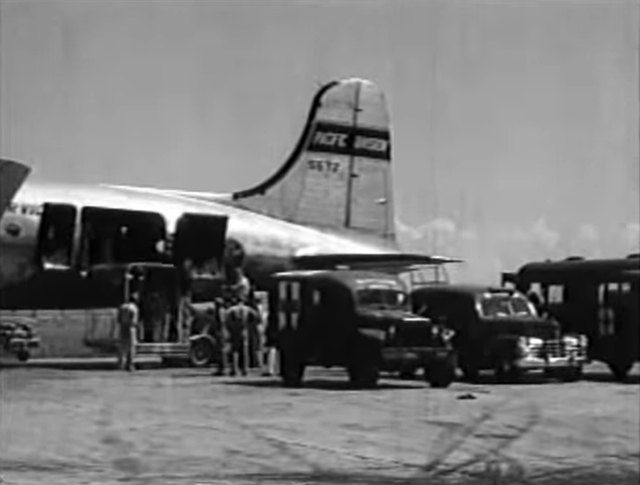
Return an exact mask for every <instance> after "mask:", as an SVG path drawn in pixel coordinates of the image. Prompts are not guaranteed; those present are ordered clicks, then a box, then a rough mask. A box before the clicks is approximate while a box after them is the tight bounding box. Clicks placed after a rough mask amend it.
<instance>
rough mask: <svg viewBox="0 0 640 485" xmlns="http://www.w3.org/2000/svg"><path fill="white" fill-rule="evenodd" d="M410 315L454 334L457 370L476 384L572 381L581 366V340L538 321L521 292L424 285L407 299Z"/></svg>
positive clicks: (583, 354)
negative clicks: (483, 377)
mask: <svg viewBox="0 0 640 485" xmlns="http://www.w3.org/2000/svg"><path fill="white" fill-rule="evenodd" d="M411 301H412V305H413V310H414V311H415V312H416V313H417V314H418V315H422V316H425V317H428V318H431V319H432V320H434V321H436V322H439V323H440V324H442V325H446V326H447V327H449V328H451V329H452V330H454V331H455V336H454V337H453V339H452V343H453V346H454V348H455V349H456V351H457V355H458V363H459V366H460V369H461V371H462V373H463V375H464V377H465V378H466V379H467V380H470V381H477V380H478V378H479V373H480V371H482V370H487V369H489V370H493V371H494V372H495V374H496V377H497V378H498V379H500V380H517V378H518V377H519V376H520V375H521V374H522V373H524V372H527V371H530V370H543V371H544V372H545V373H546V374H547V375H549V376H555V377H559V378H562V379H564V380H576V379H578V378H580V376H581V374H582V368H583V365H584V363H585V362H586V357H587V356H586V352H587V339H586V336H585V335H580V334H573V333H567V334H562V333H561V331H560V325H559V324H558V322H556V321H553V320H549V319H546V318H542V317H540V316H539V315H538V314H537V311H536V308H535V307H534V305H533V304H532V303H531V302H530V301H529V300H528V299H527V297H526V296H525V295H524V294H522V293H521V292H519V291H517V290H515V289H510V288H501V287H491V286H484V285H462V284H446V285H428V286H422V287H419V288H416V289H414V290H413V291H412V293H411Z"/></svg>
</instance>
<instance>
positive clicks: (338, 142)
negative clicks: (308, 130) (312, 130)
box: [313, 131, 349, 148]
mask: <svg viewBox="0 0 640 485" xmlns="http://www.w3.org/2000/svg"><path fill="white" fill-rule="evenodd" d="M348 139H349V135H348V134H346V133H331V132H323V131H317V132H316V134H315V136H314V137H313V142H314V143H315V144H318V145H323V146H329V147H339V148H347V147H348V144H347V142H348Z"/></svg>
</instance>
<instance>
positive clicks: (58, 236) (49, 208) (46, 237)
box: [37, 203, 78, 269]
mask: <svg viewBox="0 0 640 485" xmlns="http://www.w3.org/2000/svg"><path fill="white" fill-rule="evenodd" d="M77 218H78V209H77V208H76V207H75V206H73V205H70V204H50V203H47V204H44V205H43V208H42V216H41V219H40V227H39V228H38V245H37V257H38V263H39V264H40V266H41V268H42V269H51V268H54V269H69V268H71V266H72V265H73V259H74V246H75V240H76V226H77Z"/></svg>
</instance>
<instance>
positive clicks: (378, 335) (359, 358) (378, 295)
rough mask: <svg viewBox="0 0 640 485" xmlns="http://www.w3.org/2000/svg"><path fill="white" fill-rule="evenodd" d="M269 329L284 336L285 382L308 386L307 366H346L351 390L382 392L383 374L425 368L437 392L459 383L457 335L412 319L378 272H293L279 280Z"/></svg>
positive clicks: (397, 290) (395, 288) (399, 289)
mask: <svg viewBox="0 0 640 485" xmlns="http://www.w3.org/2000/svg"><path fill="white" fill-rule="evenodd" d="M274 278H275V280H276V282H277V287H276V288H277V289H276V290H274V291H272V292H271V294H270V299H271V302H270V305H269V306H270V308H272V309H274V310H275V311H272V312H271V318H270V321H269V325H273V326H275V328H276V329H277V330H276V331H275V332H273V333H274V334H275V335H276V336H277V337H276V341H277V346H278V349H279V351H280V358H281V365H280V369H281V375H282V379H283V381H284V384H285V385H287V386H299V385H300V384H301V383H302V379H303V374H304V370H305V367H306V366H308V365H320V366H324V367H332V366H340V367H345V368H346V369H347V372H348V374H349V380H350V382H351V384H352V385H353V386H355V387H358V388H371V387H375V386H376V385H377V382H378V378H379V375H380V371H382V370H386V371H394V372H401V373H403V374H404V375H405V376H407V375H411V374H413V373H414V372H415V371H416V370H417V369H418V368H423V369H424V371H425V379H426V380H427V381H428V382H429V383H430V384H431V386H433V387H447V386H448V385H449V384H450V383H451V382H452V381H453V379H454V377H455V353H454V352H453V349H452V348H451V345H450V344H449V338H450V335H449V334H448V333H447V330H446V329H443V328H440V327H439V326H437V325H435V324H433V323H432V322H430V321H429V320H428V319H426V318H424V317H418V316H416V315H414V314H412V313H411V312H410V306H409V302H408V294H407V291H406V288H405V286H404V284H403V283H402V281H401V280H400V279H399V278H398V277H397V276H394V275H390V274H387V273H381V272H374V271H349V270H334V271H329V270H318V271H290V272H284V273H278V274H276V275H275V276H274Z"/></svg>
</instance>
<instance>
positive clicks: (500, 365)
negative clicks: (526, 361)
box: [495, 357, 522, 382]
mask: <svg viewBox="0 0 640 485" xmlns="http://www.w3.org/2000/svg"><path fill="white" fill-rule="evenodd" d="M521 374H522V371H521V370H520V369H518V367H516V366H515V365H514V364H513V362H512V361H511V359H509V358H504V357H503V358H499V359H498V362H497V364H496V368H495V375H496V379H497V380H498V381H499V382H517V381H518V380H519V379H520V375H521Z"/></svg>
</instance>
